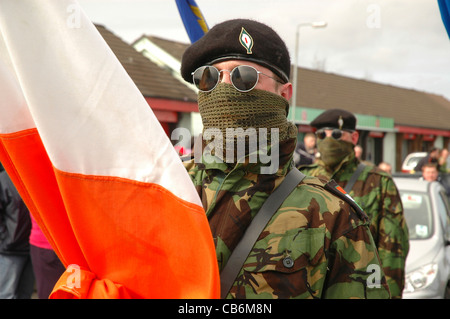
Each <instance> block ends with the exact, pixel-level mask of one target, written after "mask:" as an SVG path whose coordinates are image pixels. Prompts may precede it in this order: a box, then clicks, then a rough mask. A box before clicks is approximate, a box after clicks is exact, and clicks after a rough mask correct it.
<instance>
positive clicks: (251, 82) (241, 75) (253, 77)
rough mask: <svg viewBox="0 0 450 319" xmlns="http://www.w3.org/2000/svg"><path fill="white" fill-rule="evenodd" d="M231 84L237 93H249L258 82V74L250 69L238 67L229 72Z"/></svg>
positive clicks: (243, 66) (242, 66)
mask: <svg viewBox="0 0 450 319" xmlns="http://www.w3.org/2000/svg"><path fill="white" fill-rule="evenodd" d="M231 82H232V83H233V85H234V87H235V88H236V89H238V90H239V91H242V92H247V91H250V90H251V89H253V88H254V87H255V85H256V83H257V82H258V72H257V71H256V70H255V69H254V68H252V67H249V66H245V65H240V66H238V67H236V68H234V69H233V71H232V72H231Z"/></svg>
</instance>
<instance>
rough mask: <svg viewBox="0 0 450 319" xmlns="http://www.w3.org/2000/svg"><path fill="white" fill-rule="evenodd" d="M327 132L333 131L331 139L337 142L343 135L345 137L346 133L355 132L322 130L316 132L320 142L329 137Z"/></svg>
mask: <svg viewBox="0 0 450 319" xmlns="http://www.w3.org/2000/svg"><path fill="white" fill-rule="evenodd" d="M325 130H332V131H331V137H332V138H334V139H335V140H338V139H340V138H341V137H342V135H344V131H347V132H350V133H352V132H353V131H351V130H340V129H337V128H334V129H333V128H322V129H320V130H317V131H316V133H315V134H316V136H317V138H318V139H319V140H323V139H324V138H325V137H327V133H326V132H325Z"/></svg>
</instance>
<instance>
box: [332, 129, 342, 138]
mask: <svg viewBox="0 0 450 319" xmlns="http://www.w3.org/2000/svg"><path fill="white" fill-rule="evenodd" d="M331 136H332V137H333V138H334V139H335V140H338V139H340V138H341V137H342V131H341V130H333V132H332V133H331Z"/></svg>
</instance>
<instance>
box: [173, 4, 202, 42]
mask: <svg viewBox="0 0 450 319" xmlns="http://www.w3.org/2000/svg"><path fill="white" fill-rule="evenodd" d="M175 2H176V3H177V7H178V11H179V12H180V16H181V20H183V24H184V27H185V28H186V32H187V34H188V36H189V39H190V41H191V43H194V42H195V41H197V40H198V39H200V38H201V37H202V36H203V35H204V34H205V33H206V32H208V25H207V23H206V20H205V17H204V16H203V14H202V12H201V11H200V8H199V7H198V5H197V3H196V2H195V1H194V0H175Z"/></svg>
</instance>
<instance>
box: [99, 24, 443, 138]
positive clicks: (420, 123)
mask: <svg viewBox="0 0 450 319" xmlns="http://www.w3.org/2000/svg"><path fill="white" fill-rule="evenodd" d="M97 27H98V28H99V31H100V33H102V35H103V37H104V38H105V40H106V41H107V42H108V44H109V45H110V46H111V48H112V49H113V51H114V53H115V54H116V55H117V57H118V58H119V60H120V62H121V63H122V64H123V65H124V67H125V69H126V70H127V72H128V73H129V74H130V76H131V78H132V79H133V80H134V81H135V83H136V85H137V86H138V88H139V89H140V90H141V92H142V93H143V94H144V95H145V96H153V97H165V98H169V99H179V100H188V101H196V100H197V95H196V93H195V92H194V91H192V90H191V89H189V88H188V87H187V86H185V85H183V83H180V81H179V80H177V79H175V78H174V77H173V76H172V75H171V73H170V71H169V70H164V69H162V68H161V67H158V66H157V65H156V64H154V63H152V62H151V61H150V60H149V59H147V58H146V57H144V56H143V55H142V54H140V53H139V52H137V51H136V50H134V49H133V47H132V45H128V44H127V43H125V42H123V41H122V40H121V39H120V38H118V37H117V36H115V35H114V34H112V33H111V32H109V31H108V30H106V29H105V28H104V27H102V26H97ZM142 38H148V39H149V40H150V41H152V42H153V43H154V44H156V45H157V46H159V47H160V48H161V49H163V50H164V51H166V52H168V53H169V54H170V55H172V56H173V57H174V58H175V59H177V60H179V61H181V57H182V55H183V52H184V51H185V50H186V48H187V47H188V46H189V44H185V43H180V42H176V41H171V40H167V39H163V38H159V37H155V36H149V35H143V36H142V37H141V38H140V39H142ZM140 39H138V40H136V41H135V43H136V42H138V41H139V40H140ZM291 74H293V72H291ZM298 76H299V84H298V91H297V101H298V102H297V103H296V105H297V106H300V107H308V108H317V109H322V110H324V109H330V108H344V109H346V110H349V111H351V112H353V113H357V114H363V115H373V116H382V117H388V118H393V119H394V122H395V125H403V126H412V127H419V128H433V129H442V130H449V129H450V124H449V119H450V101H448V100H447V99H445V98H444V97H442V96H439V95H435V94H430V93H426V92H420V91H416V90H411V89H405V88H400V87H395V86H392V85H385V84H380V83H376V82H370V81H366V80H361V79H354V78H350V77H346V76H341V75H336V74H332V73H325V72H321V71H316V70H310V69H306V68H299V70H298Z"/></svg>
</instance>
